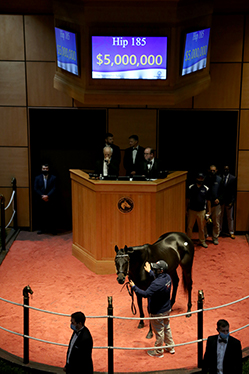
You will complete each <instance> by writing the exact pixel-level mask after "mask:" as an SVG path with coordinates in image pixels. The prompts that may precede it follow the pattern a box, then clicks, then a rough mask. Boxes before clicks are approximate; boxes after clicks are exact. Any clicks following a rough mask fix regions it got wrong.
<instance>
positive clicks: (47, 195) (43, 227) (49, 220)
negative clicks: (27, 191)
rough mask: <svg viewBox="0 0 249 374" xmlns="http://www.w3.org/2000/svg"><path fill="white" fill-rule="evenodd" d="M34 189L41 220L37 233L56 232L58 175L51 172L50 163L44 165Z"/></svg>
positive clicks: (36, 179)
mask: <svg viewBox="0 0 249 374" xmlns="http://www.w3.org/2000/svg"><path fill="white" fill-rule="evenodd" d="M34 190H35V193H36V197H37V209H38V211H37V216H38V221H39V230H38V232H37V234H42V233H44V232H52V233H54V234H55V210H56V207H55V195H56V177H55V176H54V175H52V174H50V173H49V165H48V164H43V165H42V168H41V174H40V175H38V176H37V177H36V178H35V182H34Z"/></svg>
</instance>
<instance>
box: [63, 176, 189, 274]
mask: <svg viewBox="0 0 249 374" xmlns="http://www.w3.org/2000/svg"><path fill="white" fill-rule="evenodd" d="M70 177H71V184H72V214H73V249H72V253H73V255H74V256H75V257H76V258H77V259H79V260H80V261H82V262H83V263H84V264H85V265H86V266H87V267H88V268H89V269H90V270H92V271H93V272H95V273H96V274H112V273H115V265H114V258H115V245H117V246H118V247H119V248H123V247H124V246H125V245H127V246H128V247H129V246H138V245H143V244H146V243H149V244H152V243H154V242H155V241H156V240H157V239H158V238H159V237H160V236H161V235H162V234H164V233H166V232H170V231H178V232H185V210H186V206H185V194H186V189H185V188H186V187H185V186H186V179H187V172H186V171H176V172H173V173H170V174H169V175H168V177H167V178H165V179H157V180H156V181H121V180H117V181H111V180H94V179H89V176H88V174H86V173H84V172H83V171H81V170H70Z"/></svg>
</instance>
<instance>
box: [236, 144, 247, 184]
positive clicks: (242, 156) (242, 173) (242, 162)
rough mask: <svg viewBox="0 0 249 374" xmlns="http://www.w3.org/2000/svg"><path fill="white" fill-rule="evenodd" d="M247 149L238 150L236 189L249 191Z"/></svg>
mask: <svg viewBox="0 0 249 374" xmlns="http://www.w3.org/2000/svg"><path fill="white" fill-rule="evenodd" d="M248 166H249V151H239V162H238V191H249V173H248Z"/></svg>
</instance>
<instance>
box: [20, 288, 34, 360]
mask: <svg viewBox="0 0 249 374" xmlns="http://www.w3.org/2000/svg"><path fill="white" fill-rule="evenodd" d="M22 293H23V305H29V293H30V294H31V295H32V294H33V291H32V290H31V288H30V286H26V287H24V289H23V292H22ZM23 334H24V335H27V336H29V308H25V306H24V308H23ZM23 339H24V341H23V363H24V364H28V363H29V338H26V337H25V336H24V338H23Z"/></svg>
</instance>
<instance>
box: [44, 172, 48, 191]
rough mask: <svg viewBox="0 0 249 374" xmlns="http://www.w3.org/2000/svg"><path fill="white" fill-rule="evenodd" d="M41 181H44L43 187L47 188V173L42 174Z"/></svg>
mask: <svg viewBox="0 0 249 374" xmlns="http://www.w3.org/2000/svg"><path fill="white" fill-rule="evenodd" d="M43 181H44V188H45V189H46V188H47V182H48V176H47V175H43Z"/></svg>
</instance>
